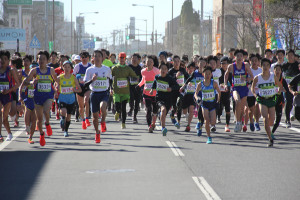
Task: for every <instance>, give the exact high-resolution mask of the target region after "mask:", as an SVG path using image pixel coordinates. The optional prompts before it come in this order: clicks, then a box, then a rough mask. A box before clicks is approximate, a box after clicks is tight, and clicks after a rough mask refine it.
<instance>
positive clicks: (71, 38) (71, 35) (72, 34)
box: [71, 0, 73, 54]
mask: <svg viewBox="0 0 300 200" xmlns="http://www.w3.org/2000/svg"><path fill="white" fill-rule="evenodd" d="M72 15H73V0H71V54H73V21H72V20H73V17H72Z"/></svg>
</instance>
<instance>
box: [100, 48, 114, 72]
mask: <svg viewBox="0 0 300 200" xmlns="http://www.w3.org/2000/svg"><path fill="white" fill-rule="evenodd" d="M101 52H102V55H103V58H104V60H103V62H102V64H103V65H105V66H107V67H109V68H111V67H113V66H114V65H115V64H113V62H112V61H111V60H110V59H109V51H108V50H106V49H101Z"/></svg>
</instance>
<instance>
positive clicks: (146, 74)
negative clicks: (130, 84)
mask: <svg viewBox="0 0 300 200" xmlns="http://www.w3.org/2000/svg"><path fill="white" fill-rule="evenodd" d="M141 74H142V80H141V82H140V83H139V87H142V86H143V85H145V86H144V91H143V94H145V95H147V96H155V95H156V90H154V91H153V94H152V95H150V90H151V88H152V85H153V82H154V79H155V76H156V75H158V74H159V69H158V68H156V67H153V69H152V70H150V71H148V70H147V68H145V69H142V72H141Z"/></svg>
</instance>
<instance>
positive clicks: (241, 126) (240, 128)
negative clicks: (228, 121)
mask: <svg viewBox="0 0 300 200" xmlns="http://www.w3.org/2000/svg"><path fill="white" fill-rule="evenodd" d="M243 123H244V122H243ZM246 128H247V127H246ZM242 129H243V124H242V123H241V122H240V123H239V132H242Z"/></svg>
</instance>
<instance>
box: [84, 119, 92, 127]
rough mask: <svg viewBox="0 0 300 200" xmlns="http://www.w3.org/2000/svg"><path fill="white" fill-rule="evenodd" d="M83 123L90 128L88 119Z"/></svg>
mask: <svg viewBox="0 0 300 200" xmlns="http://www.w3.org/2000/svg"><path fill="white" fill-rule="evenodd" d="M85 123H86V126H87V127H89V126H91V123H90V121H89V120H88V119H85Z"/></svg>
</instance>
